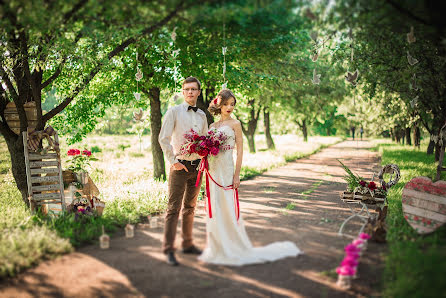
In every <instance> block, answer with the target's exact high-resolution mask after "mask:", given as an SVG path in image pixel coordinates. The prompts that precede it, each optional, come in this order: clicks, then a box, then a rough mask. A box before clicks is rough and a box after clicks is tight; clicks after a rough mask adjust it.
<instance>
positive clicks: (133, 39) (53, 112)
mask: <svg viewBox="0 0 446 298" xmlns="http://www.w3.org/2000/svg"><path fill="white" fill-rule="evenodd" d="M183 6H184V0H182V1H181V2H180V3H179V4H178V5H177V6H176V7H175V9H174V10H172V11H171V12H170V13H169V14H168V15H167V16H165V17H164V18H163V19H161V20H160V21H159V22H157V23H155V24H154V25H152V26H150V27H149V28H147V29H146V30H144V31H143V32H142V33H141V34H140V36H138V37H131V38H128V39H127V40H125V41H124V42H123V43H121V44H120V45H118V46H117V47H116V48H115V49H113V50H112V51H111V52H110V53H109V54H108V55H107V57H108V60H111V59H112V58H113V57H114V56H116V55H117V54H119V53H120V52H122V51H123V50H124V49H125V48H127V47H128V46H129V45H130V44H132V43H134V42H136V41H137V40H138V39H139V38H141V37H142V36H145V35H148V34H150V33H152V32H154V31H155V30H156V29H158V28H160V27H162V26H164V25H165V24H167V23H168V22H169V21H170V20H171V19H172V18H173V17H174V16H175V15H176V14H177V13H178V12H179V11H180V10H182V9H183ZM103 66H104V64H103V63H102V64H98V65H96V67H95V68H94V69H93V70H92V71H91V72H90V74H89V75H88V76H87V77H86V78H84V80H83V82H82V83H81V84H80V85H79V86H77V87H76V89H75V90H74V91H73V93H72V94H71V96H69V97H67V98H66V99H65V100H64V101H63V102H61V103H60V104H59V105H58V106H56V107H55V108H54V109H52V110H51V111H49V112H48V113H46V114H45V115H44V116H43V125H44V126H45V124H46V122H47V121H48V120H49V119H51V118H53V117H54V116H55V115H57V114H58V113H60V112H61V111H62V110H63V109H65V108H66V107H67V106H68V105H69V104H70V102H71V101H72V100H73V99H74V98H75V97H76V96H77V95H78V94H79V93H80V92H81V91H82V90H84V89H85V88H86V87H87V85H88V84H89V83H90V82H91V80H92V79H93V78H94V77H95V76H96V74H98V72H99V71H100V70H101V69H102V67H103Z"/></svg>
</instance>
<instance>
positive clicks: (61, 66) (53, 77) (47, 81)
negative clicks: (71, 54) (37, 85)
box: [42, 57, 67, 89]
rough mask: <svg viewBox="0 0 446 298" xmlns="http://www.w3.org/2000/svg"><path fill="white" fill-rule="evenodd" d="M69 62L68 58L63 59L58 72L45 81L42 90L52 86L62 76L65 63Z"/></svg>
mask: <svg viewBox="0 0 446 298" xmlns="http://www.w3.org/2000/svg"><path fill="white" fill-rule="evenodd" d="M66 61H67V58H66V57H65V58H63V60H62V62H61V63H60V64H59V66H58V67H57V69H56V71H55V72H54V73H53V74H52V75H51V76H50V77H49V78H48V79H47V80H46V81H45V82H43V83H42V89H45V88H46V87H48V86H49V85H50V84H52V83H53V81H54V80H55V79H56V78H57V77H58V76H59V75H60V74H61V72H62V68H63V66H64V65H65V62H66Z"/></svg>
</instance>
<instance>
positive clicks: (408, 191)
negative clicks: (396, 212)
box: [402, 177, 446, 234]
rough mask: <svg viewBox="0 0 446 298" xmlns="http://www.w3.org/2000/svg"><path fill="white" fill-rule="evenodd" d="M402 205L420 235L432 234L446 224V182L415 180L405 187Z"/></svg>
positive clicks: (410, 222) (419, 178) (424, 178)
mask: <svg viewBox="0 0 446 298" xmlns="http://www.w3.org/2000/svg"><path fill="white" fill-rule="evenodd" d="M402 204H403V213H404V218H405V219H406V220H407V222H408V223H409V225H410V226H411V227H412V228H414V229H415V230H416V231H417V232H418V233H419V234H427V233H432V232H433V231H435V230H436V229H437V228H438V227H440V226H441V225H443V224H444V223H446V181H437V182H435V183H433V182H432V180H431V179H429V178H427V177H416V178H413V179H412V180H410V181H409V182H408V183H407V184H406V185H405V186H404V189H403V196H402Z"/></svg>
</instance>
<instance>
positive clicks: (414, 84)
mask: <svg viewBox="0 0 446 298" xmlns="http://www.w3.org/2000/svg"><path fill="white" fill-rule="evenodd" d="M409 88H410V90H414V91H418V89H419V88H418V86H417V75H416V74H413V76H412V79H411V80H410V83H409Z"/></svg>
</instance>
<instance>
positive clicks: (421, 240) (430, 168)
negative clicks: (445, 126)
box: [377, 143, 446, 297]
mask: <svg viewBox="0 0 446 298" xmlns="http://www.w3.org/2000/svg"><path fill="white" fill-rule="evenodd" d="M426 147H427V145H426V144H423V145H422V146H421V150H417V149H414V148H413V147H410V146H403V145H395V144H388V143H387V144H385V143H381V144H378V145H377V148H378V150H379V152H380V154H381V156H382V164H383V165H385V164H389V163H395V164H397V165H398V166H399V168H400V169H401V180H400V181H399V182H398V184H397V185H395V186H394V187H392V188H391V189H390V190H389V194H388V200H389V213H388V216H387V225H388V231H387V241H388V249H389V250H388V255H387V257H386V267H385V272H384V277H383V278H384V293H383V294H384V296H385V297H446V283H445V282H444V276H445V275H446V227H445V226H443V227H441V228H440V229H438V230H437V231H435V232H434V233H432V234H429V235H425V236H422V235H418V234H417V233H416V232H415V231H414V230H413V229H412V228H411V227H410V226H409V224H408V223H407V222H406V221H405V219H404V216H403V211H402V205H401V196H402V190H403V187H404V185H405V184H406V183H407V182H409V181H410V180H411V179H412V178H414V177H417V176H426V177H429V178H431V179H433V178H434V177H435V174H436V166H437V164H438V163H436V162H435V159H434V156H432V155H430V156H428V155H426ZM442 180H446V173H443V174H442Z"/></svg>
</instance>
